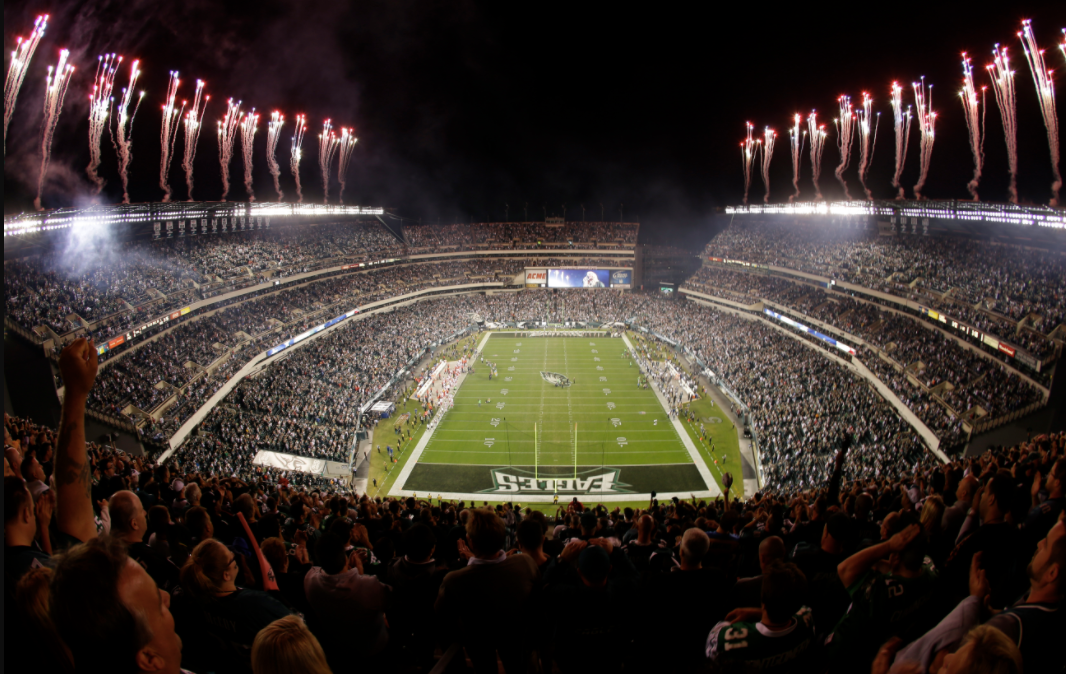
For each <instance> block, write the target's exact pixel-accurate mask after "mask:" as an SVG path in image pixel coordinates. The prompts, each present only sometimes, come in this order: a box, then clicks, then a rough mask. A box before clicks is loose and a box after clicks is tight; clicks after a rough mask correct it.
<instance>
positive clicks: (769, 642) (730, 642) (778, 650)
mask: <svg viewBox="0 0 1066 674" xmlns="http://www.w3.org/2000/svg"><path fill="white" fill-rule="evenodd" d="M806 585H807V579H806V578H805V577H804V576H803V572H802V571H800V569H799V567H797V566H796V565H795V564H790V563H784V562H780V561H777V562H773V563H771V564H770V565H769V566H768V567H767V568H766V569H765V571H764V572H763V578H762V592H761V597H760V603H761V607H760V608H757V609H755V608H740V609H736V610H734V611H732V612H731V613H730V614H729V615H728V616H726V618H725V620H723V621H721V622H719V623H718V624H716V625H715V626H714V628H713V629H711V631H710V634H709V636H708V637H707V643H706V656H707V659H708V660H710V661H711V662H712V663H714V664H716V665H719V666H721V667H723V668H724V669H728V668H730V667H732V668H734V669H736V670H737V671H758V672H765V673H766V674H770V673H772V672H798V671H805V670H806V667H807V664H808V662H809V658H810V653H811V650H812V646H813V644H814V624H813V621H812V620H811V610H810V609H809V608H807V607H806V606H804V605H803V597H804V596H806V594H807V587H806Z"/></svg>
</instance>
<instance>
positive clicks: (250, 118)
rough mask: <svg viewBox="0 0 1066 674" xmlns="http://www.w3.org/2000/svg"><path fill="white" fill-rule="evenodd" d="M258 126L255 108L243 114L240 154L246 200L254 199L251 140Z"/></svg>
mask: <svg viewBox="0 0 1066 674" xmlns="http://www.w3.org/2000/svg"><path fill="white" fill-rule="evenodd" d="M258 127H259V115H257V114H255V108H252V111H251V112H249V113H248V114H246V115H245V116H244V121H242V122H241V155H242V156H243V157H244V189H246V190H247V191H248V201H255V192H254V191H253V190H252V148H253V145H252V141H253V140H254V138H255V132H256V130H257V129H258Z"/></svg>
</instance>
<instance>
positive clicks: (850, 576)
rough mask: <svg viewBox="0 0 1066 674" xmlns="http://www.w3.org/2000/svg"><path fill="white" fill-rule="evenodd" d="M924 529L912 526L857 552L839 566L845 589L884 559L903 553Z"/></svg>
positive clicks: (915, 525) (838, 572) (839, 574)
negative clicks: (891, 554) (893, 554)
mask: <svg viewBox="0 0 1066 674" xmlns="http://www.w3.org/2000/svg"><path fill="white" fill-rule="evenodd" d="M921 531H922V528H921V527H920V526H918V525H917V524H912V525H910V526H909V527H907V528H906V529H904V530H903V531H901V532H899V533H897V534H896V535H895V536H893V537H892V538H890V539H888V540H887V541H885V542H884V543H878V544H877V545H871V546H870V547H868V548H866V549H864V550H860V551H858V552H856V553H855V554H854V555H852V556H851V557H848V558H847V559H845V560H844V561H843V562H841V563H840V564H839V565H838V566H837V575H838V576H840V582H841V583H843V584H844V587H851V586H852V585H853V584H854V583H855V581H857V580H858V579H859V578H861V577H862V574H864V573H866V572H867V571H869V570H870V569H871V568H872V567H873V565H874V564H876V563H877V562H878V561H880V560H882V559H884V558H885V557H886V556H887V555H888V554H889V553H891V552H901V551H902V550H903V549H904V548H906V547H907V545H909V544H910V542H911V541H913V540H914V539H915V538H916V537H917V536H918V534H920V533H921Z"/></svg>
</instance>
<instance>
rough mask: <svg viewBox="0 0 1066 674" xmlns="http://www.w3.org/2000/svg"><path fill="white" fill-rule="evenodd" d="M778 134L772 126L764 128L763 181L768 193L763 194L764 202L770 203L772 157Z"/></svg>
mask: <svg viewBox="0 0 1066 674" xmlns="http://www.w3.org/2000/svg"><path fill="white" fill-rule="evenodd" d="M776 138H777V134H776V133H774V130H773V129H771V128H770V127H766V128H765V129H763V137H762V167H761V168H762V182H763V185H765V186H766V194H764V195H763V198H762V200H763V203H764V204H768V203H770V159H772V158H773V156H774V140H775V139H776Z"/></svg>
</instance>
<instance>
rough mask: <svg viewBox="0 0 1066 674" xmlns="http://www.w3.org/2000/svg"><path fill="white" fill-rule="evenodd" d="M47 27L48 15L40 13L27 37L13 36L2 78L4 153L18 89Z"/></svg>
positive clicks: (5, 152)
mask: <svg viewBox="0 0 1066 674" xmlns="http://www.w3.org/2000/svg"><path fill="white" fill-rule="evenodd" d="M47 27H48V15H47V14H42V15H41V16H38V17H37V20H36V21H35V22H34V23H33V32H32V33H30V36H29V37H28V38H22V37H16V38H15V51H13V52H11V65H10V66H9V67H8V69H7V79H6V80H4V154H5V155H6V154H7V127H8V125H9V124H11V116H12V115H13V114H14V113H15V102H16V101H17V100H18V97H19V89H21V88H22V81H23V80H25V79H26V71H27V70H28V69H29V67H30V60H32V59H33V52H35V51H37V44H38V43H39V42H40V41H41V38H42V37H44V29H45V28H47Z"/></svg>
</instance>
